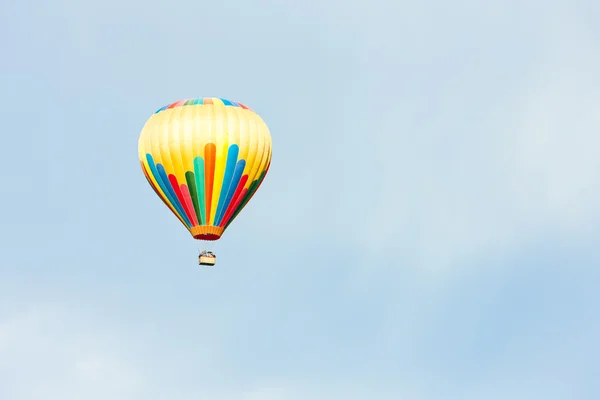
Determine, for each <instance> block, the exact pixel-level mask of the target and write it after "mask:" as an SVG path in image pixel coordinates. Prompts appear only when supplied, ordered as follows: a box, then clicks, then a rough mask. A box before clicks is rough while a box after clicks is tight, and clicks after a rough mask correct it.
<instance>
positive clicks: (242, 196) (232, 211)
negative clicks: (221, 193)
mask: <svg viewBox="0 0 600 400" xmlns="http://www.w3.org/2000/svg"><path fill="white" fill-rule="evenodd" d="M246 193H248V189H244V190H242V192H241V193H240V196H239V197H238V198H237V200H236V201H235V203H234V204H233V206H231V207H229V210H228V211H227V214H225V216H224V217H223V220H222V221H221V224H220V225H219V226H220V227H222V228H223V227H225V225H227V223H228V222H229V219H230V218H231V216H232V215H233V214H234V213H235V211H236V210H237V208H238V206H239V205H240V203H241V202H242V200H243V199H244V196H245V195H246Z"/></svg>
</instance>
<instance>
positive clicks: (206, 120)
mask: <svg viewBox="0 0 600 400" xmlns="http://www.w3.org/2000/svg"><path fill="white" fill-rule="evenodd" d="M138 151H139V157H140V163H141V166H142V170H143V172H144V175H145V176H146V179H147V180H148V182H149V183H150V186H152V188H153V189H154V191H155V192H156V194H157V195H158V196H159V197H160V198H161V199H162V201H163V202H164V203H165V204H166V205H167V207H169V208H170V209H171V211H172V212H173V213H174V214H175V215H176V216H177V218H179V220H180V221H181V223H183V225H185V227H186V228H187V229H188V230H189V232H190V233H191V235H192V236H193V237H194V238H196V239H199V240H217V239H219V238H220V237H221V235H222V234H223V232H224V231H225V229H226V228H227V227H228V226H229V225H230V224H231V222H232V221H233V220H234V219H235V218H236V217H237V215H238V214H239V213H240V211H241V210H242V209H243V208H244V207H245V206H246V204H247V203H248V201H250V199H251V198H252V196H253V195H254V193H255V192H256V190H257V189H258V187H259V186H260V185H261V183H262V181H263V179H264V178H265V175H266V174H267V171H268V170H269V167H270V165H271V134H270V132H269V128H268V127H267V125H266V124H265V122H264V121H263V120H262V118H261V117H260V116H259V115H258V114H256V113H255V112H254V111H252V110H250V109H249V108H248V107H246V106H245V105H243V104H241V103H236V102H233V101H229V100H225V99H220V98H214V97H203V98H197V99H187V100H180V101H177V102H175V103H172V104H169V105H166V106H164V107H162V108H160V109H159V110H158V111H156V112H155V113H154V114H153V115H152V116H151V117H150V118H149V119H148V121H147V122H146V124H145V125H144V127H143V129H142V132H141V134H140V137H139V142H138Z"/></svg>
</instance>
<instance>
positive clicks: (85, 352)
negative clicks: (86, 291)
mask: <svg viewBox="0 0 600 400" xmlns="http://www.w3.org/2000/svg"><path fill="white" fill-rule="evenodd" d="M122 345H123V343H120V342H119V341H118V340H117V339H116V338H115V337H114V336H112V335H107V334H105V333H103V332H102V331H101V330H98V326H94V325H93V324H90V321H89V320H87V319H86V318H82V317H78V316H77V315H75V314H69V313H66V312H65V311H64V310H61V309H60V308H57V307H48V306H42V307H35V308H31V309H29V310H26V311H22V312H21V313H17V314H14V315H11V316H9V317H8V318H4V319H3V320H2V322H1V323H0V370H1V371H3V373H1V374H0V376H2V378H0V397H1V398H6V399H14V400H21V399H23V400H25V399H27V400H29V399H31V400H33V399H48V400H52V399H57V400H58V399H61V400H70V399H82V398H85V399H107V398H111V399H129V400H131V399H136V398H140V397H138V396H139V395H140V394H141V388H142V386H141V385H142V378H141V376H140V372H139V370H138V369H137V368H136V367H135V366H134V365H132V364H131V363H130V362H129V360H127V359H126V358H125V357H124V356H123V355H122V354H121V353H120V351H121V349H120V346H122Z"/></svg>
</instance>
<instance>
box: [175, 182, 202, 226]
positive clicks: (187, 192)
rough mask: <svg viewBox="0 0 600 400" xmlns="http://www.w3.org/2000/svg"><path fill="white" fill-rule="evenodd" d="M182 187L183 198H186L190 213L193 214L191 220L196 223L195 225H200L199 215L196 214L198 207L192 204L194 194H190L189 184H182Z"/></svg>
mask: <svg viewBox="0 0 600 400" xmlns="http://www.w3.org/2000/svg"><path fill="white" fill-rule="evenodd" d="M180 188H181V193H182V194H183V198H184V199H185V203H186V205H187V209H188V210H190V213H191V214H192V221H191V222H192V223H193V224H194V226H197V225H200V224H199V223H198V216H197V215H196V209H195V208H194V206H193V205H192V196H191V195H190V190H189V189H188V187H187V185H181V186H180Z"/></svg>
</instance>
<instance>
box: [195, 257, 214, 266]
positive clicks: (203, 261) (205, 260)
mask: <svg viewBox="0 0 600 400" xmlns="http://www.w3.org/2000/svg"><path fill="white" fill-rule="evenodd" d="M216 263H217V258H216V257H206V256H200V257H198V264H199V265H215V264H216Z"/></svg>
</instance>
